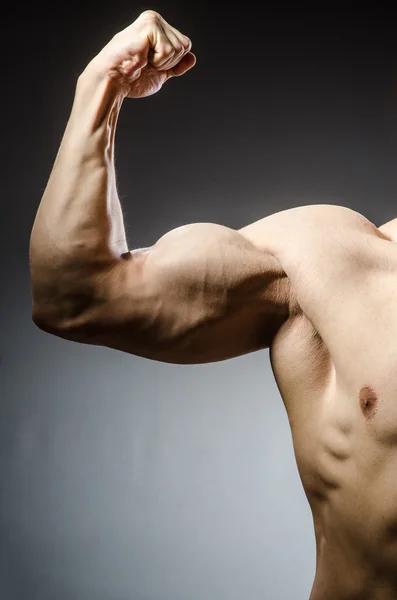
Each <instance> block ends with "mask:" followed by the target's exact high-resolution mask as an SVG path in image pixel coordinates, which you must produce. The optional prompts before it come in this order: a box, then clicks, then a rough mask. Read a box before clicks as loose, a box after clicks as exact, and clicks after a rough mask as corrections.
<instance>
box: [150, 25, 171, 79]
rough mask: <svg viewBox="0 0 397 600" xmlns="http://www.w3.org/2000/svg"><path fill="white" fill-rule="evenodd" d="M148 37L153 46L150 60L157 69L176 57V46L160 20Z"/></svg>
mask: <svg viewBox="0 0 397 600" xmlns="http://www.w3.org/2000/svg"><path fill="white" fill-rule="evenodd" d="M148 38H149V42H150V46H151V48H150V50H149V55H148V58H149V62H150V64H151V65H152V66H153V67H155V68H156V69H160V68H161V67H162V66H163V65H164V64H165V63H167V62H169V61H170V59H172V58H173V57H174V55H175V48H174V46H173V45H172V44H171V42H170V41H169V39H168V38H167V36H166V34H165V31H164V29H163V26H162V24H161V23H160V22H157V23H156V27H154V28H153V29H152V31H150V34H149V36H148Z"/></svg>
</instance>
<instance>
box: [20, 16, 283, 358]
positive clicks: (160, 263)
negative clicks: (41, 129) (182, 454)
mask: <svg viewBox="0 0 397 600" xmlns="http://www.w3.org/2000/svg"><path fill="white" fill-rule="evenodd" d="M190 47H191V42H190V40H189V39H188V38H186V36H184V35H182V34H181V33H180V32H178V31H177V30H176V29H174V28H173V27H171V26H170V25H169V24H168V23H167V22H166V21H165V20H164V19H163V18H162V17H161V16H160V15H158V14H157V13H155V12H153V11H146V12H145V13H143V14H142V15H141V16H140V17H139V18H138V19H137V20H136V21H135V22H134V23H133V24H132V25H131V26H130V27H128V28H127V29H125V30H124V31H123V32H121V33H120V34H117V35H116V36H115V37H114V38H113V39H112V40H111V41H110V42H109V44H108V45H107V46H106V47H105V48H104V49H103V50H102V51H101V52H100V54H99V55H98V56H97V57H95V59H94V60H93V61H91V63H90V64H89V65H88V67H87V68H86V70H85V71H84V73H83V74H82V76H81V77H80V78H79V82H78V85H77V89H76V96H75V101H74V105H73V109H72V113H71V117H70V120H69V122H68V125H67V128H66V131H65V135H64V138H63V140H62V144H61V147H60V150H59V153H58V156H57V159H56V162H55V165H54V168H53V171H52V174H51V177H50V180H49V182H48V186H47V189H46V191H45V193H44V196H43V199H42V201H41V204H40V207H39V210H38V213H37V217H36V220H35V223H34V226H33V230H32V235H31V246H30V265H31V281H32V291H33V320H34V322H35V323H36V324H37V325H38V326H39V327H40V328H41V329H43V330H45V331H47V332H50V333H52V334H54V335H57V336H59V337H62V338H66V339H69V340H73V341H77V342H83V343H88V344H95V345H103V346H108V347H110V348H114V349H118V350H121V351H125V352H129V353H131V354H136V355H139V356H144V357H147V358H152V359H155V360H162V361H165V362H175V363H199V362H211V361H215V360H223V359H226V358H231V357H233V356H238V355H241V354H244V353H247V352H252V351H254V350H258V349H260V348H264V347H267V346H269V345H270V343H271V340H272V339H273V337H274V335H275V333H276V331H277V329H278V328H279V327H280V325H281V324H282V322H283V321H284V320H285V319H286V318H287V317H288V310H289V308H288V293H287V292H288V286H287V285H286V283H287V281H286V276H285V273H284V272H283V271H282V269H281V267H280V264H279V263H278V261H277V260H276V259H275V258H274V257H273V256H271V255H270V254H267V253H265V252H263V251H262V250H260V249H259V248H257V247H256V246H255V245H254V244H253V243H252V242H251V241H249V239H247V237H246V236H244V235H243V234H241V233H238V232H237V231H234V230H232V229H229V228H227V227H223V226H221V225H215V224H211V223H201V224H193V225H187V226H184V227H181V228H178V229H176V230H174V231H172V232H169V233H167V234H166V235H165V236H163V237H162V238H161V239H160V240H159V241H158V242H157V243H156V244H155V245H154V246H153V247H152V248H148V249H146V250H141V251H132V252H129V251H128V248H127V244H126V240H125V233H124V225H123V218H122V212H121V207H120V203H119V200H118V198H117V190H116V184H115V175H114V160H113V158H114V157H113V154H114V153H113V147H114V134H115V128H116V123H117V117H118V113H119V110H120V106H121V104H122V101H123V100H124V99H125V98H126V97H131V98H137V97H142V96H147V95H149V94H153V93H155V92H157V91H158V90H159V89H160V88H161V86H162V84H163V83H164V82H165V81H166V80H167V79H169V78H170V77H172V76H175V75H182V74H184V73H185V72H186V71H187V70H188V69H190V68H191V67H192V66H193V65H194V64H195V62H196V58H195V56H194V55H193V54H192V53H191V52H190Z"/></svg>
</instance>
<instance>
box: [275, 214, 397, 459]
mask: <svg viewBox="0 0 397 600" xmlns="http://www.w3.org/2000/svg"><path fill="white" fill-rule="evenodd" d="M340 229H341V231H340V232H337V233H336V234H334V233H333V232H332V231H330V232H329V236H328V238H327V237H326V235H325V233H326V231H325V230H324V231H323V234H322V235H321V236H320V235H318V231H317V232H315V234H314V235H312V237H310V236H309V235H308V236H307V238H306V240H305V241H304V240H301V246H300V250H301V256H299V253H298V252H295V255H294V256H293V258H292V259H291V260H289V258H288V248H284V249H283V250H282V252H281V253H280V254H282V253H283V252H284V264H285V265H286V266H285V269H286V272H287V271H288V270H289V273H288V275H289V278H290V280H291V289H292V293H293V298H292V300H293V301H292V309H291V317H290V319H289V320H288V321H287V322H286V323H285V324H284V325H283V326H282V328H281V329H280V330H279V332H278V334H277V336H276V337H275V339H274V342H273V345H272V347H271V349H270V358H271V363H272V368H273V372H274V375H275V378H276V381H277V385H278V387H279V390H280V394H281V396H282V398H283V400H284V403H285V406H286V409H287V414H288V418H289V421H290V424H291V429H292V433H293V439H294V446H295V452H296V453H297V458H298V459H299V458H301V460H302V464H303V463H304V462H305V461H306V460H307V461H309V462H310V461H311V462H313V457H314V456H319V455H320V454H319V452H318V450H319V449H320V448H323V449H324V448H328V450H326V454H327V452H328V456H330V457H332V456H333V457H334V459H335V464H336V465H337V464H339V462H340V459H339V458H338V457H345V458H346V457H347V456H351V455H352V454H353V453H354V448H356V450H357V449H358V447H359V444H360V443H362V442H359V440H361V441H362V440H365V442H364V446H363V450H362V454H361V455H362V456H365V455H366V454H367V453H368V457H367V458H368V461H369V462H368V464H371V455H370V453H371V451H372V452H374V448H373V447H371V445H370V444H369V443H368V440H371V443H373V444H375V445H376V447H377V448H384V449H390V448H394V449H396V450H397V244H395V243H393V240H392V239H391V236H390V233H391V232H390V229H389V237H388V239H384V238H383V236H382V235H381V234H379V235H377V234H376V232H372V231H371V230H370V228H368V227H367V225H365V226H364V227H361V225H360V223H358V224H357V223H356V222H355V221H354V222H353V221H352V222H351V223H346V224H345V225H343V224H342V226H341V228H340ZM394 235H396V236H397V227H395V230H394ZM298 249H299V244H298ZM316 444H317V451H316V448H315V445H316ZM372 456H373V455H372ZM331 462H332V461H331ZM372 462H373V461H372Z"/></svg>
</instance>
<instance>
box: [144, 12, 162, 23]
mask: <svg viewBox="0 0 397 600" xmlns="http://www.w3.org/2000/svg"><path fill="white" fill-rule="evenodd" d="M140 18H143V19H145V20H149V21H158V20H160V15H159V13H157V12H156V11H155V10H144V11H143V13H141V14H140Z"/></svg>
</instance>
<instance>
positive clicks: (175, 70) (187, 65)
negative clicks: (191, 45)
mask: <svg viewBox="0 0 397 600" xmlns="http://www.w3.org/2000/svg"><path fill="white" fill-rule="evenodd" d="M195 64H196V56H195V55H194V54H193V52H188V53H187V54H185V56H184V57H183V58H182V59H181V60H180V61H179V63H178V64H176V65H175V66H174V67H172V69H169V70H168V71H167V75H168V76H169V77H180V75H183V74H184V73H186V71H189V69H191V68H192V67H194V65H195Z"/></svg>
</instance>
